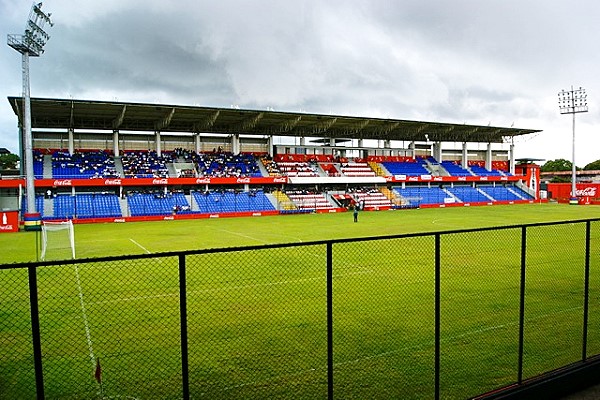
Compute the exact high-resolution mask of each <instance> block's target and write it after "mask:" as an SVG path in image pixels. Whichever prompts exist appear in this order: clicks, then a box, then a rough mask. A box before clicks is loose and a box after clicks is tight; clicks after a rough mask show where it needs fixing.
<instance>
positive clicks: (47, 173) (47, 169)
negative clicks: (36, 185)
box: [43, 154, 52, 179]
mask: <svg viewBox="0 0 600 400" xmlns="http://www.w3.org/2000/svg"><path fill="white" fill-rule="evenodd" d="M43 176H44V179H52V154H46V155H44V175H43Z"/></svg>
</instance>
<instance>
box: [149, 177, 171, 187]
mask: <svg viewBox="0 0 600 400" xmlns="http://www.w3.org/2000/svg"><path fill="white" fill-rule="evenodd" d="M167 183H169V181H168V180H167V178H162V179H152V184H153V185H166V184H167Z"/></svg>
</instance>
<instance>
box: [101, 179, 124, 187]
mask: <svg viewBox="0 0 600 400" xmlns="http://www.w3.org/2000/svg"><path fill="white" fill-rule="evenodd" d="M104 184H105V185H109V186H112V185H115V186H120V185H121V180H120V179H105V180H104Z"/></svg>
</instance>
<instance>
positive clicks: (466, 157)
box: [460, 142, 469, 169]
mask: <svg viewBox="0 0 600 400" xmlns="http://www.w3.org/2000/svg"><path fill="white" fill-rule="evenodd" d="M460 166H461V167H463V169H467V167H468V166H469V150H468V149H467V142H463V144H462V160H461V165H460Z"/></svg>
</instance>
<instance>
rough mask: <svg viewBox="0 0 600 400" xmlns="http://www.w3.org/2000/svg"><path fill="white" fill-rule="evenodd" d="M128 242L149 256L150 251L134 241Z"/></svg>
mask: <svg viewBox="0 0 600 400" xmlns="http://www.w3.org/2000/svg"><path fill="white" fill-rule="evenodd" d="M129 240H131V242H132V243H133V244H135V245H136V246H138V247H139V248H140V249H142V250H144V251H145V252H146V253H147V254H151V252H150V250H148V249H147V248H145V247H144V246H142V245H141V244H139V243H138V242H136V241H135V240H133V239H131V238H129Z"/></svg>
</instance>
